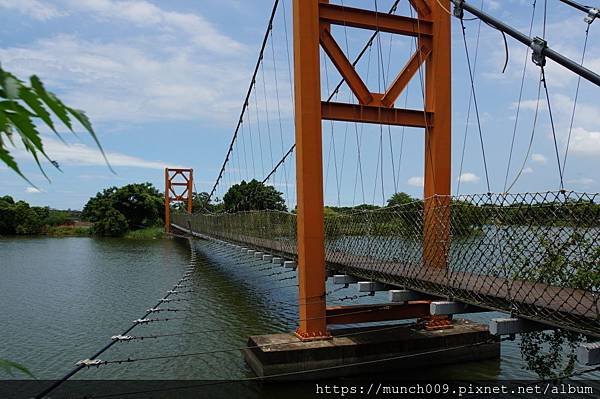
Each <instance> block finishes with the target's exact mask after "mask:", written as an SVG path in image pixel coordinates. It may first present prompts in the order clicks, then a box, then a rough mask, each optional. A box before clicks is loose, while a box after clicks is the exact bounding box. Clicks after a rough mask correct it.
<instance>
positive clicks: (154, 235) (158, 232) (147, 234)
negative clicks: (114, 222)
mask: <svg viewBox="0 0 600 399" xmlns="http://www.w3.org/2000/svg"><path fill="white" fill-rule="evenodd" d="M164 236H165V230H164V228H163V227H146V228H145V229H140V230H133V231H130V232H128V233H127V234H125V238H128V239H132V240H156V239H158V238H163V237H164Z"/></svg>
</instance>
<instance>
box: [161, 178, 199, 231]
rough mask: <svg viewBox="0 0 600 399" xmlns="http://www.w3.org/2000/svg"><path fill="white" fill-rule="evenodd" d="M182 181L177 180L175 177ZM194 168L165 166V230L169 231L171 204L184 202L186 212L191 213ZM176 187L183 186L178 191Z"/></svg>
mask: <svg viewBox="0 0 600 399" xmlns="http://www.w3.org/2000/svg"><path fill="white" fill-rule="evenodd" d="M178 177H179V178H180V179H183V181H181V180H180V181H177V180H176V179H177V178H178ZM193 181H194V170H193V169H181V168H165V232H167V233H168V232H170V231H171V204H172V203H173V202H184V203H185V209H186V211H187V213H189V214H191V213H192V203H193V187H194V185H193V184H194V183H193ZM176 187H185V189H184V190H183V191H182V192H180V193H178V192H177V191H176V190H175V188H176Z"/></svg>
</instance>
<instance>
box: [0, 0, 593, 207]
mask: <svg viewBox="0 0 600 399" xmlns="http://www.w3.org/2000/svg"><path fill="white" fill-rule="evenodd" d="M471 2H473V3H474V4H476V5H482V6H483V8H484V10H486V11H487V12H489V13H490V14H492V15H494V16H496V17H498V18H500V19H502V20H504V21H505V22H507V23H509V24H511V25H512V26H514V27H516V28H517V29H519V30H521V31H522V32H525V33H527V32H528V30H529V23H530V18H531V13H532V1H526V0H506V1H498V0H483V1H481V0H471ZM588 3H594V2H588ZM345 4H347V5H353V6H356V5H358V4H361V5H362V6H365V7H370V8H372V9H373V8H374V7H375V4H374V2H365V1H357V0H346V1H345ZM390 4H391V1H389V0H387V1H386V0H379V1H378V2H377V7H378V9H380V10H386V11H387V10H388V9H389V7H390ZM543 5H544V1H539V0H538V1H537V5H536V16H535V22H534V27H533V34H532V35H533V36H542V30H543V24H542V19H543ZM597 6H600V5H598V4H597ZM271 7H272V1H271V0H253V1H241V0H194V1H192V0H173V1H168V2H167V1H151V0H53V1H41V0H0V62H1V63H2V66H3V68H5V69H7V70H9V71H11V72H13V73H15V74H16V75H17V76H19V77H20V78H22V79H26V78H27V77H28V76H30V75H33V74H35V75H38V76H40V77H41V79H42V80H43V81H44V82H45V84H46V87H47V88H48V89H50V90H52V91H53V92H55V93H56V94H57V95H58V96H59V97H60V98H61V99H63V101H64V102H65V103H67V104H68V105H71V106H74V107H76V108H80V109H83V110H85V111H86V112H87V114H88V115H89V117H90V118H91V120H92V123H93V125H94V127H95V130H96V131H97V133H98V136H99V139H100V141H101V143H102V146H103V148H104V150H105V151H106V153H107V155H108V159H109V161H110V163H111V165H112V167H113V168H114V170H115V172H116V173H112V172H111V171H110V170H109V168H108V167H107V166H106V164H105V163H104V160H103V158H102V156H101V154H100V152H99V151H98V150H97V148H96V147H95V145H94V143H93V142H92V140H91V139H90V138H89V136H88V135H86V134H85V133H84V132H83V130H82V129H81V128H78V129H76V134H75V135H72V134H70V135H69V134H68V133H66V131H65V138H66V139H67V141H68V143H69V145H68V146H65V145H64V144H63V143H61V142H60V141H59V140H57V138H56V136H54V135H53V134H52V133H51V132H49V131H48V130H47V129H46V130H45V129H43V128H41V130H42V131H43V138H44V143H45V148H46V151H47V153H48V155H49V156H50V158H51V159H54V160H56V161H57V162H58V163H59V164H60V166H61V169H62V172H59V171H56V170H54V169H53V168H52V166H51V165H49V164H48V165H45V170H46V171H47V172H48V175H49V176H50V179H51V181H50V182H48V181H47V180H46V179H45V178H44V177H43V176H42V174H41V173H40V172H39V170H38V169H37V167H36V166H35V164H34V163H33V161H32V160H31V159H30V157H28V156H27V154H25V153H24V151H23V150H22V149H21V148H16V149H14V150H13V153H14V155H15V156H16V158H17V160H18V161H19V163H20V165H21V168H22V169H23V171H24V173H25V174H26V175H27V176H28V178H29V179H30V180H31V181H32V182H33V184H34V185H35V187H34V186H32V185H31V184H29V183H27V182H26V181H24V180H23V179H21V178H20V177H18V176H17V175H15V174H14V173H13V172H12V171H10V170H8V169H7V168H6V167H4V166H0V188H1V189H0V195H4V194H9V195H12V196H13V197H15V198H18V199H23V200H26V201H28V202H30V203H32V204H35V205H49V206H51V207H54V208H71V209H81V208H82V207H83V205H84V204H85V203H86V201H87V200H88V199H89V198H90V197H91V196H93V195H95V193H96V192H98V191H101V190H102V189H104V188H106V187H110V186H113V185H116V186H121V185H124V184H128V183H134V182H145V181H149V182H151V183H153V184H154V185H155V186H156V187H158V188H159V189H161V190H162V189H163V184H164V168H165V167H167V166H169V167H191V168H194V174H195V179H196V181H195V186H196V190H197V191H210V189H211V188H212V186H213V183H214V182H215V179H216V177H217V175H218V173H219V170H220V167H221V164H222V163H223V160H224V158H225V153H226V150H227V148H228V146H229V142H230V141H231V137H232V135H233V131H234V129H235V127H236V124H237V122H238V120H239V118H240V110H241V107H242V104H243V99H244V96H245V94H246V91H247V89H248V85H249V83H250V78H251V76H252V72H253V69H254V65H255V63H256V59H257V56H258V51H259V49H260V46H261V41H262V37H263V34H264V31H265V29H266V25H267V20H268V17H269V13H270V10H271ZM290 10H291V4H290V0H285V1H284V0H282V5H280V8H279V10H278V13H277V16H276V18H275V21H274V24H273V34H272V36H271V38H270V40H269V41H268V43H267V48H266V50H265V56H264V61H263V64H262V66H261V68H260V69H259V74H258V78H257V81H256V85H255V90H254V91H253V92H252V94H251V97H250V101H249V108H248V112H247V113H246V114H245V115H244V119H243V120H244V124H243V126H242V129H241V132H240V133H239V136H238V138H239V140H238V141H237V142H236V145H235V146H234V152H233V153H232V156H231V157H230V162H229V163H228V167H227V169H226V173H225V175H224V177H223V180H222V181H221V184H220V185H219V187H218V188H217V191H216V196H217V197H222V195H223V193H224V192H225V191H226V189H227V187H228V186H229V185H231V184H235V183H236V182H238V181H240V180H241V179H249V178H252V177H258V178H261V179H262V178H263V177H265V176H266V174H268V172H269V171H270V170H271V169H272V167H273V165H275V164H276V163H277V161H278V159H280V158H281V156H282V155H283V154H284V153H285V152H286V151H287V150H288V148H289V147H290V145H291V144H293V141H294V136H293V116H294V110H293V106H292V90H293V87H292V84H291V82H292V81H293V80H292V79H291V75H290V73H293V71H292V68H293V62H292V61H291V55H290V52H291V48H290V46H291V45H292V43H291V39H290V34H291V15H290ZM399 13H401V14H403V15H409V13H410V11H409V7H408V6H407V1H405V0H401V2H400V8H399ZM466 17H467V18H469V17H470V15H468V14H467V15H466ZM583 17H584V15H583V13H581V12H580V11H577V10H575V9H572V8H570V7H568V6H566V5H564V4H562V3H560V2H559V1H557V0H548V11H547V22H546V32H545V33H546V35H545V37H546V39H547V40H548V44H549V46H550V47H551V48H553V49H555V50H557V51H559V52H561V53H563V54H565V55H566V56H568V57H570V58H572V59H574V60H580V58H581V54H582V48H583V40H584V33H585V29H586V26H587V24H586V23H585V22H583ZM464 23H465V29H466V30H465V33H466V37H467V45H468V48H469V56H470V59H471V64H472V65H471V66H472V68H473V75H474V83H475V84H474V85H475V94H476V98H477V108H478V111H479V120H480V124H481V131H482V134H481V138H480V135H479V131H478V127H477V118H476V115H475V112H474V106H473V105H471V112H470V114H469V122H468V124H467V115H468V113H467V110H468V108H469V98H470V95H471V81H470V78H469V72H468V68H467V64H466V61H465V49H464V42H463V37H462V32H461V28H460V21H458V20H456V19H455V18H453V20H452V25H453V38H452V50H453V66H452V85H453V139H452V140H453V143H452V155H453V165H452V166H453V176H452V185H453V192H454V193H455V194H456V193H459V194H465V193H485V192H487V191H488V187H487V181H488V180H489V182H490V188H489V190H491V191H492V192H503V191H504V190H505V189H506V185H505V180H508V186H510V183H511V182H512V181H513V180H514V177H515V176H516V175H517V174H518V172H519V170H521V169H522V171H521V175H520V178H519V179H518V180H517V181H516V183H515V184H514V185H513V187H511V188H510V189H511V191H512V192H525V191H527V192H531V191H545V190H556V189H558V188H559V187H560V180H559V173H558V166H557V160H556V158H557V156H556V152H555V145H554V143H555V140H554V136H556V145H557V146H558V149H559V157H560V158H561V162H564V153H565V148H566V146H567V142H569V152H568V158H567V163H566V166H565V168H564V169H565V172H564V177H563V180H564V185H565V188H566V189H569V190H575V191H587V192H597V191H598V190H599V188H600V176H599V175H598V173H597V170H598V168H599V167H600V118H598V115H600V105H599V104H600V102H598V94H599V89H598V88H597V87H596V86H594V85H593V84H591V83H589V82H586V81H585V80H582V81H581V85H580V90H579V98H578V102H577V109H576V113H575V118H574V122H573V127H572V128H570V125H571V124H570V120H571V113H572V109H573V99H574V96H575V89H576V85H577V77H576V75H574V74H573V73H571V72H569V71H566V70H565V69H564V68H562V67H560V66H558V65H556V64H555V63H554V62H552V61H548V65H547V68H546V81H547V84H548V91H549V94H550V104H551V107H550V108H551V110H552V114H553V118H554V125H555V134H554V135H553V133H552V129H551V124H550V120H549V117H548V115H549V112H548V107H547V105H546V98H545V95H544V92H543V91H542V96H541V100H540V102H539V105H538V101H537V89H538V81H539V68H537V67H536V66H535V65H533V64H532V63H531V61H530V60H529V59H528V58H527V69H526V73H525V80H524V82H525V83H524V89H523V94H522V102H521V106H520V108H519V118H518V124H517V130H516V135H515V141H514V146H513V152H512V160H511V168H510V170H509V178H508V179H506V178H505V176H506V169H507V163H508V158H509V154H510V153H511V152H510V147H511V142H512V136H513V129H514V124H515V119H516V110H517V103H518V96H519V89H520V85H521V79H522V73H523V66H524V62H525V59H526V56H527V57H529V55H526V48H525V47H524V46H522V45H520V44H518V43H517V42H515V41H514V40H512V39H510V38H509V39H508V47H509V57H508V64H507V68H506V71H505V72H504V73H502V69H503V65H504V62H505V57H506V56H505V50H504V42H503V39H502V36H501V34H500V33H499V32H497V31H495V30H493V29H491V28H489V27H488V26H486V25H482V26H481V27H480V26H479V22H478V21H472V20H467V21H465V22H464ZM478 29H481V30H480V35H479V44H478V45H477V32H478ZM286 33H287V35H286ZM333 34H334V37H336V39H337V40H338V43H340V46H341V47H343V48H344V49H345V50H346V51H347V53H348V55H349V58H353V57H354V56H355V55H356V54H357V52H358V51H359V50H360V48H361V47H362V45H363V43H364V42H365V41H366V38H367V37H368V33H367V32H364V31H360V30H358V29H343V28H336V29H334V31H333ZM589 35H590V36H589V46H588V50H587V53H586V59H585V62H584V65H585V66H586V67H587V68H589V69H591V70H593V71H595V72H596V73H600V48H599V47H598V46H596V44H597V43H598V39H599V38H600V22H598V21H596V22H595V23H593V24H592V25H591V27H590V31H589ZM413 46H414V44H413V41H412V39H409V38H398V37H394V38H391V35H388V34H384V35H381V38H380V39H379V40H378V41H376V43H375V45H374V46H372V48H371V50H369V51H368V53H366V54H365V57H363V60H362V61H361V62H360V63H359V64H358V66H357V69H358V71H359V72H360V73H361V76H363V79H364V80H365V81H366V83H367V85H368V86H369V87H370V88H371V89H372V90H373V91H381V90H382V89H383V86H385V85H386V83H388V82H389V81H390V80H391V78H392V77H393V75H395V74H396V73H397V71H399V70H400V69H401V68H402V65H403V63H404V62H405V61H406V60H407V59H408V57H409V56H410V54H411V53H412V51H411V47H413ZM476 54H477V59H476V64H475V63H474V61H475V55H476ZM474 64H475V65H474ZM321 75H322V76H321V90H322V93H323V96H324V97H326V96H327V95H328V94H329V93H330V92H331V89H332V87H333V86H335V83H336V82H337V80H338V79H339V75H338V74H337V72H336V71H335V69H334V68H333V67H332V65H331V62H330V61H327V60H326V56H324V55H323V58H322V73H321ZM336 101H353V100H352V98H351V96H350V95H349V92H348V90H347V89H346V88H343V89H342V90H341V91H340V93H339V94H338V97H336ZM404 105H407V106H408V108H413V109H422V92H421V83H420V81H419V79H418V78H415V79H413V81H412V82H411V85H409V88H408V94H407V95H406V96H404V95H403V96H401V97H400V98H399V100H398V103H397V106H404ZM536 107H538V119H537V122H536V129H535V132H534V136H533V140H532V141H531V142H532V144H531V148H530V149H529V151H528V147H529V142H530V138H531V135H532V126H533V120H534V115H535V109H536ZM63 130H64V129H63ZM465 131H466V140H465ZM569 131H570V132H571V139H570V141H568V139H567V138H568V136H569ZM423 138H424V132H423V130H422V129H402V128H400V127H394V128H390V129H389V130H388V128H387V127H385V128H382V127H379V126H377V125H363V126H360V127H357V126H355V125H354V124H344V123H330V122H323V146H324V149H323V155H324V159H323V163H324V175H325V176H324V180H325V198H326V202H327V203H329V204H332V205H337V204H339V205H353V204H357V203H362V202H368V203H383V202H385V200H386V199H387V198H388V197H389V196H390V195H391V194H392V193H393V192H395V191H405V192H408V193H410V194H411V195H414V196H421V195H422V184H423V178H422V176H423V162H424V156H425V151H424V144H423V143H424V140H423ZM481 139H483V140H481ZM481 141H483V147H484V150H485V159H486V164H487V170H488V173H487V176H488V178H486V173H485V168H484V162H483V155H482V150H481ZM357 143H358V144H357ZM463 143H466V146H465V147H464V157H463V155H462V154H463ZM251 146H252V149H250V147H251ZM359 160H360V161H359ZM293 163H294V159H293V156H292V157H290V158H288V161H287V162H286V163H285V166H283V167H281V168H279V169H278V171H277V173H276V174H275V175H274V176H273V177H272V178H271V179H270V181H269V182H270V183H271V184H273V185H274V186H275V187H276V188H277V189H278V190H280V191H282V192H283V193H284V194H285V196H286V200H287V201H288V204H289V205H290V206H293V204H294V202H295V199H294V196H295V190H294V173H293V172H294V171H293V169H294V165H293ZM461 164H462V167H461ZM382 165H383V167H382ZM382 171H383V173H382ZM382 175H383V178H382ZM459 181H460V187H458V183H459Z"/></svg>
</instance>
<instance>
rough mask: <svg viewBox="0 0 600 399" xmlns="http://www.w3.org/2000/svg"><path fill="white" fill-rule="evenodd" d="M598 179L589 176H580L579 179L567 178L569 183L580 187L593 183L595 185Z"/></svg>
mask: <svg viewBox="0 0 600 399" xmlns="http://www.w3.org/2000/svg"><path fill="white" fill-rule="evenodd" d="M595 182H596V181H595V180H594V179H592V178H589V177H580V178H577V179H569V180H567V183H568V184H572V185H574V186H580V187H585V188H587V187H590V186H591V185H593V184H594V183H595Z"/></svg>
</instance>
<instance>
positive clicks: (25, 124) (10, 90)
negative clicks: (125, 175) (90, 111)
mask: <svg viewBox="0 0 600 399" xmlns="http://www.w3.org/2000/svg"><path fill="white" fill-rule="evenodd" d="M29 82H30V84H29V85H27V84H26V83H25V82H23V81H21V80H19V79H18V78H17V77H16V76H15V75H13V74H12V73H10V72H8V71H5V70H4V69H2V67H0V161H1V162H2V163H4V164H6V165H7V166H8V167H9V168H11V169H12V170H13V171H14V172H16V173H17V174H19V176H21V177H22V178H24V179H25V180H27V178H26V177H25V175H23V173H22V172H21V170H20V169H19V166H18V165H17V162H16V161H15V160H14V158H13V156H12V155H11V154H10V151H9V149H8V145H9V144H10V145H11V146H13V147H14V145H15V139H19V140H20V141H21V142H22V143H23V146H24V147H25V149H26V150H27V151H28V152H29V153H30V154H31V156H32V157H33V159H34V160H35V162H36V163H37V165H38V167H39V168H40V171H41V172H42V174H43V175H44V176H46V178H48V176H47V175H46V173H45V171H44V169H43V167H42V164H41V162H40V155H41V156H43V157H44V158H46V159H47V160H48V161H49V162H50V163H51V164H52V165H53V166H54V167H55V168H57V169H59V165H58V163H57V162H56V161H53V160H51V159H50V158H49V157H48V155H47V154H46V152H45V150H44V146H43V144H42V139H41V136H40V132H39V131H38V128H37V126H36V122H41V123H43V124H44V125H46V126H47V127H49V128H50V129H51V130H52V131H53V132H54V133H55V134H56V135H57V136H58V138H59V139H61V141H64V139H63V137H62V136H61V135H60V133H59V132H58V131H57V130H56V125H55V123H54V121H53V119H52V116H54V117H55V119H58V120H60V121H61V122H62V123H63V124H64V125H65V126H66V127H67V128H68V129H69V130H70V131H71V132H73V122H72V120H71V118H75V119H76V120H77V121H78V122H79V123H80V124H81V125H82V126H83V127H84V128H85V130H86V131H87V132H88V133H89V134H90V135H91V136H92V138H93V139H94V141H95V142H96V145H97V146H98V148H99V149H100V151H101V152H102V155H103V156H104V159H105V160H106V156H105V155H104V151H103V150H102V147H101V145H100V142H99V141H98V138H97V137H96V133H95V132H94V129H93V128H92V124H91V122H90V120H89V119H88V117H87V116H86V114H85V113H84V112H83V111H81V110H77V109H75V108H71V107H68V106H66V105H65V104H64V103H63V102H62V101H61V100H59V99H58V97H56V96H55V95H54V94H53V93H52V92H50V91H47V90H46V89H45V87H44V84H43V83H42V81H41V80H40V79H39V78H38V77H37V76H35V75H33V76H31V77H30V78H29ZM106 164H107V165H108V160H106ZM109 168H110V166H109ZM27 181H28V182H29V180H27Z"/></svg>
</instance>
